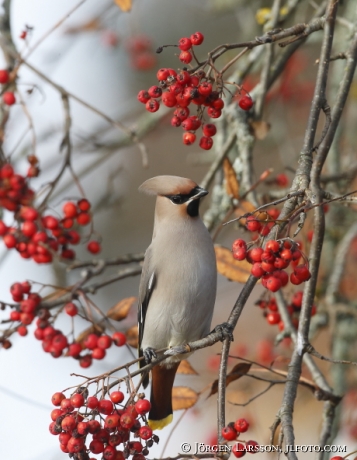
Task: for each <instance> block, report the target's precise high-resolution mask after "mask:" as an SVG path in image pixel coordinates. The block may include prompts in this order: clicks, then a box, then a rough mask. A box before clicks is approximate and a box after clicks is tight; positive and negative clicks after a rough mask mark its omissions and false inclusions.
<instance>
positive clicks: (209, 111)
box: [207, 107, 222, 118]
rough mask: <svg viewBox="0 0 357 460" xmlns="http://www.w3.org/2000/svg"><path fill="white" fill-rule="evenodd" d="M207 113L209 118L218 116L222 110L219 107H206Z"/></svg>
mask: <svg viewBox="0 0 357 460" xmlns="http://www.w3.org/2000/svg"><path fill="white" fill-rule="evenodd" d="M207 115H208V116H209V117H211V118H219V117H220V116H221V115H222V111H221V110H220V109H215V108H214V107H208V109H207Z"/></svg>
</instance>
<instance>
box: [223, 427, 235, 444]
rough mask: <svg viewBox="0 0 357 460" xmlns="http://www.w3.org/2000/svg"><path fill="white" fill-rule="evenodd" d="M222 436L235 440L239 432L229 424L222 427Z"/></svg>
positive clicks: (228, 439)
mask: <svg viewBox="0 0 357 460" xmlns="http://www.w3.org/2000/svg"><path fill="white" fill-rule="evenodd" d="M222 437H223V438H224V439H226V440H227V441H233V440H234V439H236V437H237V432H236V430H235V429H234V427H233V426H231V425H228V426H225V427H224V428H222Z"/></svg>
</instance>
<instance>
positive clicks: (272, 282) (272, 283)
mask: <svg viewBox="0 0 357 460" xmlns="http://www.w3.org/2000/svg"><path fill="white" fill-rule="evenodd" d="M281 287H282V282H281V280H280V279H279V278H276V277H275V276H270V277H269V278H268V280H267V282H266V288H267V289H269V291H272V292H276V291H278V290H279V289H280V288H281Z"/></svg>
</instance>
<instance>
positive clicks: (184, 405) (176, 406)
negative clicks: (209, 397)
mask: <svg viewBox="0 0 357 460" xmlns="http://www.w3.org/2000/svg"><path fill="white" fill-rule="evenodd" d="M197 400H198V393H196V392H195V391H194V390H192V388H188V387H173V389H172V409H173V410H182V409H189V408H190V407H192V406H194V405H195V404H196V402H197Z"/></svg>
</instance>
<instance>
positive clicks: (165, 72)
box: [156, 68, 170, 81]
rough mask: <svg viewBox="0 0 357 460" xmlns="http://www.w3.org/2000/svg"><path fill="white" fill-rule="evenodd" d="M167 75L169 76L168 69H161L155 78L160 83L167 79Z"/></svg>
mask: <svg viewBox="0 0 357 460" xmlns="http://www.w3.org/2000/svg"><path fill="white" fill-rule="evenodd" d="M169 75H170V74H169V71H168V69H165V68H163V69H159V70H158V71H157V74H156V78H157V79H158V80H159V81H162V80H166V79H167V77H168V76H169Z"/></svg>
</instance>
